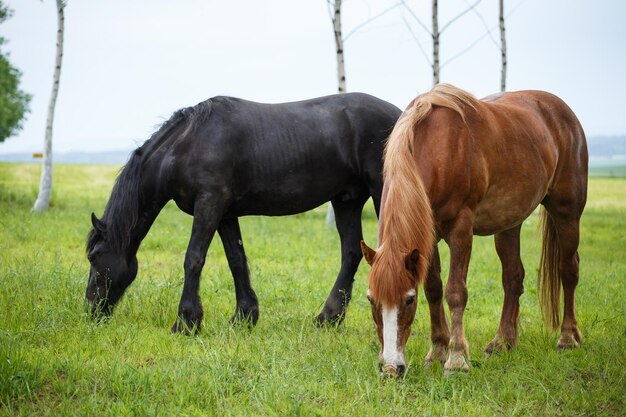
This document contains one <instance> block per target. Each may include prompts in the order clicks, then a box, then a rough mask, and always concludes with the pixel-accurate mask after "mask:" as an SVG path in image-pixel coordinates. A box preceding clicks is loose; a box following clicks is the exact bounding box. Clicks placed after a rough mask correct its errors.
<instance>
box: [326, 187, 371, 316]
mask: <svg viewBox="0 0 626 417" xmlns="http://www.w3.org/2000/svg"><path fill="white" fill-rule="evenodd" d="M367 198H368V196H365V197H361V196H360V197H359V198H358V199H354V200H348V201H340V199H333V201H332V204H333V208H334V210H335V224H336V225H337V231H338V232H339V238H340V239H341V269H340V270H339V275H338V276H337V279H336V280H335V285H334V286H333V289H332V290H331V291H330V294H329V295H328V298H327V299H326V303H325V304H324V308H323V309H322V312H321V313H320V314H319V315H318V316H317V319H316V320H317V322H318V323H319V324H324V323H340V322H341V321H342V320H343V318H344V316H345V313H346V308H347V307H348V303H349V302H350V298H351V297H352V284H353V282H354V274H355V273H356V270H357V268H358V267H359V262H361V258H362V257H363V254H362V253H361V246H360V245H361V240H362V239H363V232H362V229H361V212H362V211H363V205H364V204H365V201H366V200H367Z"/></svg>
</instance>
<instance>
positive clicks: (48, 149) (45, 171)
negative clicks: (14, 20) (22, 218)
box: [33, 0, 65, 212]
mask: <svg viewBox="0 0 626 417" xmlns="http://www.w3.org/2000/svg"><path fill="white" fill-rule="evenodd" d="M56 2H57V18H58V25H59V27H58V30H57V53H56V60H55V64H54V77H53V82H52V94H51V95H50V103H49V104H48V119H47V120H46V134H45V138H44V157H43V158H44V159H43V166H42V170H41V181H40V184H39V195H38V196H37V200H36V201H35V204H34V205H33V211H36V212H41V211H45V210H47V209H48V207H49V206H50V197H51V195H52V125H53V123H54V108H55V106H56V101H57V96H58V94H59V80H60V78H61V62H62V59H63V31H64V24H65V16H64V13H63V9H64V7H65V4H64V3H63V0H56Z"/></svg>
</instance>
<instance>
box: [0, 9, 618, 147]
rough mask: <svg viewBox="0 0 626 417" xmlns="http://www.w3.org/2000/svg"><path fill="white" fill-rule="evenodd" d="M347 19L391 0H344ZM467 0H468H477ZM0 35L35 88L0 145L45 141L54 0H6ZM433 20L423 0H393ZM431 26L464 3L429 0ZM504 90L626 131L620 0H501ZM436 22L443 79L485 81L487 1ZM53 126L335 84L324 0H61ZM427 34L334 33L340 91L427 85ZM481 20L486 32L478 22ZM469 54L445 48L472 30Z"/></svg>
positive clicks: (118, 137)
mask: <svg viewBox="0 0 626 417" xmlns="http://www.w3.org/2000/svg"><path fill="white" fill-rule="evenodd" d="M344 1H345V5H344V8H343V29H344V34H348V33H350V32H351V30H352V29H353V28H355V27H356V26H357V25H359V24H360V23H362V22H364V21H366V20H368V18H371V17H373V16H376V15H377V14H378V13H380V12H381V11H383V10H385V9H387V8H389V7H390V6H393V5H394V4H396V3H398V0H344ZM475 1H476V0H468V2H471V3H474V2H475ZM6 3H8V5H9V6H10V7H11V8H12V9H14V15H13V17H12V18H11V19H10V20H8V21H7V22H5V23H4V24H3V25H2V26H1V27H0V30H1V32H2V35H3V36H4V37H5V38H7V39H8V40H9V42H8V44H7V45H5V46H4V47H3V50H4V51H9V52H10V61H11V62H12V63H13V65H14V66H16V67H18V68H19V69H20V70H21V71H22V72H23V76H22V88H23V89H24V90H25V91H27V92H28V93H31V94H32V95H33V99H32V102H31V113H30V114H29V115H28V119H27V120H26V121H25V123H24V129H23V130H22V131H21V132H20V133H19V134H18V135H17V136H16V137H13V138H10V139H8V140H7V141H5V142H4V143H0V153H14V152H35V151H41V149H42V147H43V145H42V144H43V136H44V129H45V119H46V113H47V106H48V100H49V95H50V88H51V83H52V72H53V67H54V52H55V36H56V9H55V2H54V1H53V0H44V1H43V2H40V1H37V0H9V1H6ZM406 3H407V4H408V5H410V6H411V8H412V9H413V11H414V13H415V14H416V16H417V17H418V18H419V19H420V20H421V21H422V22H423V23H424V24H425V25H426V26H428V27H430V22H431V18H430V3H431V2H430V1H426V0H421V1H417V0H406ZM439 3H440V14H439V25H440V27H443V26H444V25H445V24H446V23H447V22H448V21H449V20H450V19H452V18H453V17H455V16H456V15H457V14H458V13H460V12H462V11H463V10H465V9H466V8H467V7H468V6H467V5H468V3H467V2H466V1H463V0H447V1H440V2H439ZM505 9H506V14H507V15H508V17H507V22H506V25H507V46H508V54H509V59H508V62H509V71H508V83H507V89H509V90H520V89H542V90H547V91H550V92H553V93H555V94H557V95H559V96H560V97H561V98H563V99H564V100H565V101H566V102H567V103H568V104H569V105H570V106H571V107H572V108H573V110H574V111H575V112H576V114H577V115H578V116H579V118H580V120H581V122H582V124H583V126H584V127H585V129H586V132H587V135H588V136H595V135H615V134H626V105H625V103H626V101H625V97H626V81H625V78H626V46H625V45H626V44H625V42H626V24H624V20H625V18H626V1H623V0H612V1H611V0H597V1H589V0H505ZM476 11H477V12H478V13H479V14H480V16H482V19H481V17H479V15H478V14H477V13H474V12H469V13H467V14H465V15H464V16H463V17H462V18H460V19H458V20H456V21H455V22H454V23H453V24H452V25H450V26H449V27H448V28H447V29H446V30H445V31H444V32H443V33H442V35H441V62H442V63H443V67H442V69H441V81H442V82H449V83H452V84H455V85H457V86H459V87H462V88H464V89H467V90H469V91H470V92H472V93H474V94H475V95H477V96H479V97H480V96H485V95H488V94H490V93H492V92H495V91H498V90H499V86H500V53H499V50H498V47H497V45H496V43H497V42H499V32H498V30H497V24H498V19H497V13H498V1H497V0H482V1H481V2H480V3H479V4H478V5H477V6H476ZM65 24H66V34H65V55H64V60H63V70H62V75H61V86H60V92H59V99H58V103H57V110H56V119H55V125H54V145H53V146H54V149H55V150H56V151H64V152H65V151H76V150H89V151H91V150H113V149H130V148H132V147H134V146H135V145H137V144H140V143H142V142H143V141H144V140H146V139H147V138H148V137H149V136H150V134H151V133H152V132H153V131H154V129H155V127H156V126H157V125H159V124H160V123H162V122H163V121H164V120H165V119H167V118H168V117H169V116H170V115H171V113H173V112H174V111H175V110H177V109H178V108H181V107H184V106H189V105H193V104H196V103H197V102H199V101H202V100H205V99H207V98H209V97H213V96H216V95H232V96H239V97H242V98H246V99H250V100H255V101H262V102H283V101H295V100H301V99H306V98H311V97H316V96H321V95H327V94H333V93H335V92H336V89H337V81H336V67H335V49H334V48H335V45H334V38H333V33H332V26H331V22H330V18H329V14H328V9H327V5H326V1H325V0H254V1H253V0H247V1H244V0H228V1H223V0H222V1H212V0H177V1H172V0H170V1H165V0H132V1H129V0H107V1H102V0H101V1H96V0H69V1H68V5H67V8H66V18H65ZM407 26H410V28H411V29H412V31H413V33H414V35H415V36H416V37H417V39H418V40H419V42H420V45H421V46H422V48H423V49H424V51H425V53H426V54H427V55H428V59H430V56H431V53H432V52H431V51H432V41H431V39H430V37H429V35H428V34H427V33H426V31H425V30H424V29H422V28H421V27H420V26H419V23H418V22H417V21H416V20H415V19H414V18H413V17H412V16H411V14H410V13H409V12H408V11H407V10H406V8H404V7H396V8H394V9H392V10H391V11H389V12H388V13H386V14H385V15H384V16H382V17H381V18H378V19H376V20H375V21H373V22H372V23H370V24H368V25H366V26H364V27H363V28H362V29H360V30H358V31H356V32H354V33H352V34H351V35H350V37H349V38H348V39H347V41H346V43H345V54H346V76H347V87H348V91H362V92H367V93H370V94H373V95H375V96H378V97H380V98H382V99H385V100H388V101H390V102H392V103H394V104H396V105H397V106H398V107H401V108H404V107H405V106H406V104H407V103H408V102H409V101H410V100H411V99H412V98H413V97H414V96H415V95H417V94H418V93H420V92H424V91H426V90H428V89H429V88H430V87H431V84H432V75H431V74H432V72H431V68H430V63H429V61H428V60H427V59H426V58H425V56H424V54H423V53H422V52H421V51H420V48H419V46H418V43H417V42H416V40H415V39H414V36H413V35H412V34H411V32H409V29H408V28H407ZM486 27H487V28H490V29H493V31H492V32H491V35H492V37H493V40H492V39H491V38H490V37H489V36H484V34H485V33H486V32H487V30H486V29H485V28H486ZM481 37H482V40H480V41H479V42H478V43H477V44H476V45H475V47H473V48H472V49H471V50H470V51H469V52H467V53H466V54H464V55H462V56H460V57H458V58H456V59H453V60H451V61H450V59H451V58H453V57H454V56H455V55H456V54H457V53H459V52H461V51H462V50H464V49H465V48H467V47H468V46H470V45H471V44H472V43H473V42H475V41H476V40H478V39H480V38H481Z"/></svg>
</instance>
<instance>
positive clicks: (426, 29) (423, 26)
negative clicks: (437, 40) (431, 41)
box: [400, 0, 432, 36]
mask: <svg viewBox="0 0 626 417" xmlns="http://www.w3.org/2000/svg"><path fill="white" fill-rule="evenodd" d="M400 3H401V4H402V5H403V6H404V8H405V9H407V11H408V12H409V14H410V15H411V16H413V19H415V21H416V22H417V23H418V24H419V25H420V26H421V27H422V29H424V30H425V31H426V33H428V34H429V35H431V36H432V32H431V31H430V29H429V28H428V27H427V26H426V25H425V24H424V23H422V21H421V20H420V18H419V17H417V15H416V14H415V13H413V10H411V8H410V7H409V6H408V5H407V4H406V3H405V1H404V0H400Z"/></svg>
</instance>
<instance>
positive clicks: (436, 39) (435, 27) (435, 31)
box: [399, 0, 482, 85]
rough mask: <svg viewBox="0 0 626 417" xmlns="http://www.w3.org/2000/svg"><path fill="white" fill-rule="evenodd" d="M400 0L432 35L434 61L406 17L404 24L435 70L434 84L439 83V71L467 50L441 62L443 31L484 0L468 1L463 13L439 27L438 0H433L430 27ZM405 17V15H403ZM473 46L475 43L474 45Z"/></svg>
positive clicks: (416, 20)
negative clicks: (470, 2)
mask: <svg viewBox="0 0 626 417" xmlns="http://www.w3.org/2000/svg"><path fill="white" fill-rule="evenodd" d="M399 1H400V3H399V4H400V5H402V6H404V8H405V9H406V11H408V12H409V14H410V15H411V17H413V19H414V20H415V22H417V24H418V25H419V26H420V27H421V28H422V29H423V30H424V31H425V32H426V33H427V34H428V35H430V37H431V38H432V40H433V55H432V61H431V60H430V58H429V57H428V55H427V54H426V52H425V50H424V48H423V47H422V45H421V43H420V41H419V39H418V37H417V35H416V34H415V33H414V32H413V29H412V28H411V25H410V24H409V22H407V20H406V19H404V24H405V25H406V27H407V29H408V30H409V33H410V34H411V36H412V37H413V39H414V40H415V43H416V44H417V46H418V47H419V49H420V51H421V53H422V54H423V55H424V57H425V58H426V60H427V61H428V63H429V64H430V66H431V68H432V70H433V85H436V84H438V83H439V73H440V70H441V68H443V67H444V66H445V65H446V64H447V63H449V62H450V61H452V60H453V59H456V58H457V57H458V56H460V55H462V54H463V53H465V52H466V51H462V52H461V53H460V54H457V55H455V56H453V57H452V58H451V59H449V60H448V61H446V62H444V63H443V64H440V59H439V48H440V38H441V35H442V34H443V32H444V31H445V30H446V29H447V28H449V27H450V26H451V25H452V24H453V23H454V22H455V21H457V20H458V19H460V18H461V17H463V16H464V15H465V14H467V13H468V12H470V11H471V10H475V7H476V6H477V5H478V3H480V2H481V1H482V0H476V1H475V2H474V3H472V4H469V3H468V2H467V1H466V3H467V4H468V7H467V9H465V10H463V11H462V12H461V13H459V14H457V15H456V16H454V17H453V18H452V19H450V20H449V21H448V22H447V23H446V24H445V25H443V27H441V28H440V27H439V7H438V6H439V5H438V2H437V0H433V2H432V24H431V28H430V29H429V28H428V27H427V26H426V25H425V24H424V23H423V22H422V21H421V19H420V18H419V17H418V16H417V15H416V14H415V13H414V12H413V10H412V9H411V8H410V7H409V6H408V5H407V4H406V0H399ZM403 18H404V17H403ZM472 46H473V45H472Z"/></svg>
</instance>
